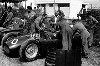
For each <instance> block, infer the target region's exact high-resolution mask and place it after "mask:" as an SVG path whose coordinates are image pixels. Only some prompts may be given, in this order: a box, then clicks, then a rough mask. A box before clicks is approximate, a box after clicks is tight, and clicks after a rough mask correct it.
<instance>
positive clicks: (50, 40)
mask: <svg viewBox="0 0 100 66" xmlns="http://www.w3.org/2000/svg"><path fill="white" fill-rule="evenodd" d="M46 33H47V32H46V31H41V32H40V33H38V34H37V33H34V34H33V35H32V34H29V35H23V36H17V37H14V39H8V40H6V41H2V42H1V44H2V49H3V51H4V53H5V54H6V55H14V54H18V55H19V56H20V58H22V59H23V60H26V61H32V60H35V59H36V58H37V57H45V56H46V52H47V50H48V49H51V48H54V49H61V48H62V41H61V34H60V32H54V33H51V36H47V34H46ZM13 36H15V34H13ZM3 40H5V39H3Z"/></svg>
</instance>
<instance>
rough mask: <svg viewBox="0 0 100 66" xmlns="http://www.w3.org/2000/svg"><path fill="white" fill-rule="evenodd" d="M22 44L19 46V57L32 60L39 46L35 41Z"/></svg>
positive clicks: (36, 54)
mask: <svg viewBox="0 0 100 66" xmlns="http://www.w3.org/2000/svg"><path fill="white" fill-rule="evenodd" d="M25 43H26V44H22V46H21V48H20V58H21V59H23V60H25V61H33V60H35V59H36V58H37V57H38V55H39V47H38V45H37V44H36V43H34V42H32V41H29V42H25Z"/></svg>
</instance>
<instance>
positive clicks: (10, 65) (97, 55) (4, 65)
mask: <svg viewBox="0 0 100 66" xmlns="http://www.w3.org/2000/svg"><path fill="white" fill-rule="evenodd" d="M90 49H91V52H90V54H89V55H88V58H82V65H81V66H100V48H96V47H93V48H90ZM44 63H45V59H37V60H35V61H32V62H22V61H20V59H19V58H9V57H7V56H6V55H4V54H3V51H2V48H1V46H0V66H44V65H45V64H44Z"/></svg>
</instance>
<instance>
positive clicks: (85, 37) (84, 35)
mask: <svg viewBox="0 0 100 66" xmlns="http://www.w3.org/2000/svg"><path fill="white" fill-rule="evenodd" d="M72 23H73V30H74V31H75V30H79V31H80V33H81V39H82V45H83V46H84V52H85V54H88V53H89V52H90V50H89V48H88V42H89V37H90V33H89V32H88V31H87V29H86V28H85V26H84V25H83V24H82V21H80V20H73V21H72Z"/></svg>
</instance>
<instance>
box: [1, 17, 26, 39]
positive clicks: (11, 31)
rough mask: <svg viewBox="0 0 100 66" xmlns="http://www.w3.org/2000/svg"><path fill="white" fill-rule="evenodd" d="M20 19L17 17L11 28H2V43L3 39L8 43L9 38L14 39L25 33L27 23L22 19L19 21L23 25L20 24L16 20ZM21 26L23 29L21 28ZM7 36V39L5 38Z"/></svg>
mask: <svg viewBox="0 0 100 66" xmlns="http://www.w3.org/2000/svg"><path fill="white" fill-rule="evenodd" d="M18 19H19V18H17V17H15V19H14V21H13V23H12V24H11V25H9V26H7V27H6V28H3V27H0V40H1V41H2V38H4V39H5V40H4V41H6V40H7V39H9V38H11V37H12V38H13V37H14V36H15V35H16V36H17V35H18V34H19V33H23V31H24V30H25V29H23V27H24V26H25V24H23V23H25V21H24V20H22V19H19V20H20V21H19V22H21V21H22V24H18V22H17V21H16V20H18ZM20 26H21V27H20ZM4 36H6V37H4Z"/></svg>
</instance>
